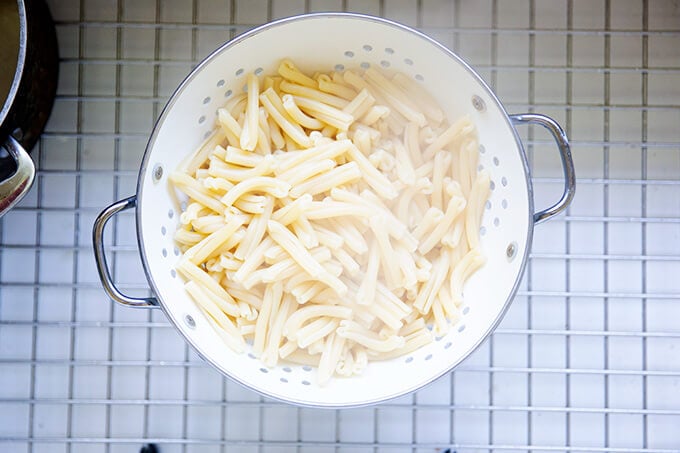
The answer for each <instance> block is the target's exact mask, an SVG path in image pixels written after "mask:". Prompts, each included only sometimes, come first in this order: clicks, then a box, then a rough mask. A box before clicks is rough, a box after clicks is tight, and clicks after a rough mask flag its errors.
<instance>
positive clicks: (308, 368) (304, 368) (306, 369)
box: [302, 365, 312, 371]
mask: <svg viewBox="0 0 680 453" xmlns="http://www.w3.org/2000/svg"><path fill="white" fill-rule="evenodd" d="M302 369H303V370H305V371H312V367H311V366H308V365H305V366H303V367H302Z"/></svg>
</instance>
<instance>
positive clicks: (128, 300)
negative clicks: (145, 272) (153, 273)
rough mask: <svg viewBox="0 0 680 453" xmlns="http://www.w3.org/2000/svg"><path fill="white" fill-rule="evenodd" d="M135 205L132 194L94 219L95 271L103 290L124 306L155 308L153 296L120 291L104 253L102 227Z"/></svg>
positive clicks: (155, 303)
mask: <svg viewBox="0 0 680 453" xmlns="http://www.w3.org/2000/svg"><path fill="white" fill-rule="evenodd" d="M136 206H137V197H136V196H132V197H129V198H125V199H123V200H120V201H116V202H115V203H113V204H112V205H111V206H109V207H107V208H106V209H104V210H103V211H102V212H101V213H100V214H99V215H98V216H97V219H96V220H95V221H94V227H93V228H92V243H93V245H94V258H95V261H96V263H97V272H99V280H101V282H102V285H103V286H104V291H106V294H108V295H109V297H110V298H111V299H113V300H115V301H116V302H118V303H119V304H122V305H125V306H126V307H135V308H157V307H158V301H157V300H156V298H155V297H130V296H126V295H125V294H123V293H121V292H120V290H119V289H118V288H116V285H115V284H114V283H113V279H112V278H111V272H109V267H108V265H107V263H106V254H105V253H104V227H105V226H106V223H107V222H108V221H109V220H110V219H111V217H113V216H114V215H116V214H118V213H119V212H121V211H125V210H126V209H131V208H134V207H136Z"/></svg>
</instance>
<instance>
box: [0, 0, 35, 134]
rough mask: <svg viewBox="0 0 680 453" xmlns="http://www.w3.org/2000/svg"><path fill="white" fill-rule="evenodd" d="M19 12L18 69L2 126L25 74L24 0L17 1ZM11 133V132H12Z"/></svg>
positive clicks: (0, 119) (0, 113) (3, 111)
mask: <svg viewBox="0 0 680 453" xmlns="http://www.w3.org/2000/svg"><path fill="white" fill-rule="evenodd" d="M17 11H18V15H19V54H18V57H17V62H16V68H15V69H14V79H13V80H12V85H11V86H10V89H9V92H8V93H7V98H6V99H5V103H4V104H3V106H2V109H1V110H0V124H2V123H4V122H5V120H6V119H7V116H8V115H9V111H10V109H11V108H12V105H14V100H15V98H16V95H17V92H18V91H19V85H21V79H22V77H23V74H24V63H25V62H26V47H27V46H26V40H27V28H28V27H27V26H26V25H27V24H26V5H25V4H24V2H23V1H22V0H17ZM10 133H11V132H10Z"/></svg>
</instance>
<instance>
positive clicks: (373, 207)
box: [169, 59, 491, 385]
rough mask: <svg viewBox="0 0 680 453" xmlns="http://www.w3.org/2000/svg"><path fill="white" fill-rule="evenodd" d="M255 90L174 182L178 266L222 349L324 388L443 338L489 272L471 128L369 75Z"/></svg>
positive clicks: (282, 70) (425, 95)
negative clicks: (292, 367) (179, 204)
mask: <svg viewBox="0 0 680 453" xmlns="http://www.w3.org/2000/svg"><path fill="white" fill-rule="evenodd" d="M245 91H246V92H245V93H243V94H239V95H238V96H234V97H232V98H231V99H229V100H228V101H227V102H226V103H225V105H224V106H223V107H222V108H220V109H218V110H217V113H216V118H215V130H214V132H213V133H212V135H211V136H210V137H208V138H207V139H206V140H205V142H204V143H203V144H202V145H201V146H200V147H199V148H198V149H197V150H196V151H195V152H194V153H193V154H191V155H189V156H187V158H186V159H185V160H184V161H183V162H182V163H181V164H180V166H179V167H178V168H177V169H176V171H174V172H173V173H172V174H171V175H170V177H169V181H170V184H171V185H172V186H173V188H174V189H175V190H177V191H178V192H180V193H181V194H183V196H184V197H185V199H186V203H185V204H184V209H183V210H182V213H181V215H180V216H179V218H178V220H179V221H178V228H177V231H176V232H175V241H176V244H177V247H178V248H179V249H180V250H181V252H182V255H181V257H180V258H179V261H178V263H177V265H176V269H177V271H178V272H179V274H180V275H181V276H182V277H183V278H184V279H185V289H186V293H187V294H188V295H189V296H190V297H191V298H192V299H193V300H194V302H195V304H196V307H197V308H198V309H199V310H200V311H201V312H202V313H203V314H204V315H205V319H206V323H207V324H209V325H210V326H211V328H213V329H214V330H215V331H216V333H217V337H218V338H220V339H221V341H223V342H224V343H225V345H226V346H228V347H230V348H232V349H233V350H234V351H236V352H243V351H245V350H246V349H248V348H252V353H253V354H255V355H256V356H257V357H259V358H260V359H261V360H262V362H263V363H264V364H265V366H269V367H272V366H276V365H277V364H278V363H280V362H289V363H295V364H304V365H311V366H316V367H318V373H317V382H318V384H319V385H325V384H327V383H328V381H329V380H331V379H332V378H333V376H336V377H350V376H355V375H360V374H361V373H363V372H364V370H365V369H366V367H370V366H371V365H370V363H371V362H372V361H379V360H389V359H393V358H395V357H399V356H400V355H404V354H408V353H411V352H413V351H415V350H416V349H418V348H421V347H423V346H425V345H427V344H428V343H430V342H431V341H433V339H434V337H435V336H441V335H445V334H446V333H447V332H448V331H449V329H450V328H451V326H452V325H453V324H455V322H457V320H458V319H459V318H460V313H459V310H460V309H461V306H462V304H463V298H464V296H463V286H464V285H465V282H466V281H467V279H468V278H470V276H472V275H473V274H474V273H475V272H476V271H477V270H478V269H479V268H480V267H481V266H483V265H484V263H485V257H484V252H483V249H482V244H481V242H480V237H479V234H480V233H479V231H480V227H481V222H482V216H483V213H484V204H485V203H486V200H487V199H488V197H489V193H490V184H491V178H490V175H489V174H488V173H487V172H486V171H484V170H481V171H480V170H479V169H478V159H479V141H478V139H477V132H476V128H475V125H474V124H473V122H472V121H471V119H470V118H469V117H467V116H464V117H461V118H452V119H449V120H452V121H453V122H449V121H447V118H446V117H445V115H444V113H443V110H442V109H441V107H440V106H439V105H437V102H436V100H435V96H433V95H432V94H431V93H429V92H428V90H427V86H426V84H424V83H420V82H417V81H415V80H413V79H411V78H410V77H408V76H407V75H405V74H401V73H392V74H390V73H387V72H382V71H379V70H377V69H374V68H369V69H367V70H365V71H364V70H345V71H341V72H337V71H336V72H327V73H315V74H309V73H305V72H304V71H302V70H300V69H299V68H298V67H297V66H296V65H295V63H294V62H293V61H291V60H288V59H286V60H283V61H282V62H281V63H280V65H279V67H278V70H277V73H276V74H271V75H268V76H263V75H259V74H255V73H251V74H248V75H247V77H246V84H245ZM248 345H251V346H248Z"/></svg>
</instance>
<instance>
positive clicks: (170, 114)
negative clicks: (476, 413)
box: [93, 13, 574, 407]
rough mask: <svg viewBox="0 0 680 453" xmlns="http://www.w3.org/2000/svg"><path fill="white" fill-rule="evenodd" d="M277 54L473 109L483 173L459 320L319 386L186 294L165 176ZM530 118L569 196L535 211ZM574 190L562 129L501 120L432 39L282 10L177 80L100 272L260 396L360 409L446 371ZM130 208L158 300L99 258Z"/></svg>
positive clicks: (487, 320)
mask: <svg viewBox="0 0 680 453" xmlns="http://www.w3.org/2000/svg"><path fill="white" fill-rule="evenodd" d="M282 58H290V59H291V60H293V61H294V62H295V64H296V65H297V66H299V67H300V69H302V70H303V71H305V72H307V73H311V72H314V71H317V70H318V71H325V72H327V71H329V70H332V69H334V68H335V69H337V70H341V69H342V68H367V67H369V66H375V67H379V68H382V69H384V70H386V71H400V72H402V73H405V74H407V75H409V76H411V77H412V78H414V79H415V80H417V81H418V82H419V83H421V84H422V85H423V86H424V87H426V88H427V90H429V91H430V92H431V93H432V94H434V95H435V97H436V98H437V99H438V100H439V103H440V105H441V106H442V107H443V109H444V111H445V112H446V114H447V116H448V118H449V120H450V121H454V120H455V119H456V118H459V117H460V116H462V115H465V114H467V115H470V117H471V119H472V121H473V122H474V123H475V124H476V126H477V130H478V134H479V141H480V144H481V147H480V151H481V155H480V165H481V166H483V167H484V168H487V169H488V170H489V171H490V173H491V175H492V181H493V182H492V192H491V197H490V199H489V202H488V203H487V205H486V209H485V211H484V217H483V222H482V227H481V230H480V233H481V245H482V247H483V249H484V253H485V254H486V256H487V259H488V261H487V263H486V265H485V266H484V267H483V268H481V269H480V270H479V271H478V272H477V273H476V274H474V276H472V277H471V278H470V279H469V280H468V282H467V283H466V285H465V288H464V290H465V297H464V299H465V307H464V309H463V311H462V317H461V319H460V320H459V321H458V323H457V324H456V325H455V326H454V328H453V329H451V331H450V333H449V334H448V335H446V336H444V337H442V338H439V339H437V340H436V341H434V342H433V343H431V344H430V345H428V346H425V347H423V348H422V349H419V350H417V351H415V352H414V353H412V354H408V355H407V356H404V357H400V358H396V359H393V360H390V361H385V362H370V363H369V366H368V367H367V369H366V370H365V372H364V373H363V374H362V375H361V376H355V377H351V378H334V379H332V380H331V382H330V383H328V384H327V385H326V386H323V387H321V386H319V385H317V384H316V378H315V373H316V370H315V369H312V368H309V367H303V366H295V365H286V364H281V365H279V366H277V367H274V368H266V367H265V366H264V365H263V364H262V363H261V362H260V361H259V360H258V359H257V358H255V357H254V355H252V354H251V353H248V352H246V353H242V354H237V353H234V352H233V351H231V350H230V349H229V348H228V347H226V346H225V345H224V343H223V341H222V340H221V339H220V338H219V337H218V336H217V334H216V333H215V332H214V331H213V329H212V327H211V326H210V324H208V322H207V320H206V319H205V318H204V316H203V314H202V313H201V312H200V311H199V309H198V308H197V307H196V306H195V305H194V302H193V301H192V300H191V299H190V297H189V296H188V295H187V294H186V293H185V291H184V288H183V280H182V278H180V276H179V275H177V273H176V272H175V270H174V267H175V265H176V263H177V262H178V260H179V259H180V257H179V251H178V249H177V247H176V246H175V244H174V242H173V232H174V231H175V229H176V227H177V225H178V222H179V214H180V212H181V211H180V206H179V201H178V200H177V198H176V197H175V196H174V195H173V191H172V190H171V188H170V187H169V184H168V181H167V176H168V175H169V174H170V173H171V172H172V171H173V170H174V169H175V168H176V167H177V166H178V165H179V163H180V161H181V160H182V159H184V158H185V156H186V155H187V154H189V153H191V152H192V151H193V150H194V149H196V147H197V146H198V145H199V144H200V143H201V142H202V141H203V140H204V139H205V138H206V137H207V136H208V135H209V134H210V132H211V130H212V128H213V125H214V120H215V117H216V111H217V109H218V108H219V107H221V106H222V105H223V103H224V102H225V101H226V100H227V99H228V98H229V97H230V96H233V95H234V93H238V92H240V91H241V90H243V89H244V85H245V83H246V81H245V78H246V75H247V74H248V73H250V72H256V73H258V74H259V73H264V74H267V73H275V72H276V68H277V66H278V64H279V62H280V60H281V59H282ZM526 123H535V124H539V125H541V126H544V127H546V128H547V129H548V130H549V131H550V132H551V133H552V135H553V136H554V138H555V141H556V144H557V148H558V150H559V153H560V157H561V160H562V164H563V168H564V178H565V182H564V193H563V195H562V198H561V199H560V200H559V201H558V202H557V203H556V204H555V205H554V206H552V207H551V208H549V209H547V210H544V211H541V212H538V213H535V212H534V206H533V194H532V188H531V180H530V174H529V169H528V166H527V159H526V156H525V153H524V149H523V147H522V143H521V141H520V139H519V137H518V135H517V132H516V130H515V125H519V124H526ZM573 194H574V169H573V163H572V160H571V154H570V151H569V145H568V142H567V140H566V137H565V135H564V132H563V131H562V129H561V128H560V127H559V125H557V124H556V123H555V122H554V121H553V120H551V119H550V118H548V117H545V116H543V115H536V114H525V115H512V116H510V115H508V114H507V113H506V111H505V109H504V108H503V106H502V105H501V103H500V102H499V101H498V99H496V97H495V96H494V94H493V93H492V92H491V90H490V89H489V87H488V86H487V85H486V84H485V83H484V82H483V81H482V79H481V78H480V77H479V76H478V75H477V74H476V73H475V71H473V70H472V69H471V68H470V67H469V66H468V65H467V64H466V63H465V62H463V61H462V60H461V59H460V58H459V57H457V56H456V55H455V54H453V53H452V52H451V51H449V50H448V49H446V48H445V47H443V46H442V45H440V44H438V43H437V42H435V41H433V40H432V39H431V38H428V37H427V36H425V35H423V34H421V33H419V32H417V31H415V30H413V29H411V28H408V27H405V26H403V25H400V24H397V23H394V22H390V21H386V20H383V19H379V18H375V17H369V16H363V15H356V14H343V13H322V14H309V15H304V16H297V17H291V18H287V19H283V20H279V21H276V22H272V23H270V24H267V25H264V26H261V27H259V28H256V29H254V30H252V31H250V32H248V33H245V34H243V35H241V36H239V37H237V38H236V39H234V40H232V41H230V42H228V43H225V44H224V45H223V46H221V47H220V48H219V49H217V50H216V51H215V52H213V53H212V54H211V55H209V56H208V57H207V58H206V59H205V60H203V61H202V62H201V63H200V64H199V65H198V66H197V67H196V68H195V69H194V70H193V71H192V72H191V73H190V74H189V76H188V77H187V78H186V79H185V80H184V81H183V82H182V84H181V85H180V86H179V87H178V88H177V90H176V91H175V93H174V94H173V95H172V97H171V98H170V100H169V101H168V103H167V105H166V106H165V109H164V110H163V113H162V114H161V116H160V118H159V119H158V122H157V123H156V125H155V127H154V130H153V133H152V135H151V138H150V139H149V143H148V145H147V148H146V152H145V154H144V158H143V161H142V165H141V168H140V171H139V178H138V184H137V194H136V195H134V196H132V197H130V198H127V199H124V200H121V201H118V202H116V203H114V204H112V205H111V206H109V207H108V208H106V209H105V210H104V211H102V213H101V214H100V215H99V217H98V218H97V220H96V221H95V225H94V232H93V239H94V246H95V256H96V260H97V266H98V270H99V274H100V277H101V280H102V283H103V286H104V289H105V290H106V291H107V293H108V294H109V296H110V297H111V298H112V299H113V300H115V301H116V302H119V303H121V304H124V305H128V306H132V307H160V308H162V309H163V311H164V312H165V314H166V315H167V317H168V318H169V319H170V320H171V321H172V323H173V324H174V325H175V327H176V328H177V330H178V331H179V332H180V333H181V334H182V335H183V336H184V338H185V339H186V341H187V342H189V344H191V346H192V347H193V348H194V349H195V350H196V351H197V352H198V353H199V354H200V355H201V356H202V357H203V358H204V359H205V360H206V361H207V362H209V363H210V364H211V365H212V366H214V367H215V368H217V369H218V370H219V371H221V372H222V373H223V374H224V375H226V376H228V377H229V378H231V379H233V380H235V381H238V382H240V383H241V384H243V385H245V386H247V387H249V388H251V389H253V390H255V391H257V392H260V393H261V394H263V395H266V396H268V397H272V398H276V399H279V400H283V401H286V402H290V403H295V404H300V405H307V406H318V407H347V406H361V405H367V404H372V403H377V402H381V401H385V400H387V399H390V398H394V397H397V396H400V395H403V394H406V393H408V392H412V391H414V390H416V389H418V388H420V387H422V386H424V385H425V384H427V383H429V382H431V381H433V380H435V379H437V378H438V377H440V376H442V375H444V374H446V373H448V372H450V371H451V370H452V369H453V368H454V367H455V366H456V365H458V364H459V363H460V362H461V361H462V360H463V359H465V358H466V357H467V356H468V355H470V353H471V352H472V351H473V350H474V349H475V348H476V347H477V346H479V345H480V343H482V341H484V339H485V338H486V337H487V336H488V335H489V334H490V333H491V332H492V330H493V329H494V328H495V326H496V325H497V324H498V323H499V321H500V319H501V318H502V316H503V314H504V312H505V310H506V309H507V307H508V305H509V303H510V301H511V300H512V298H513V296H514V295H515V292H516V290H517V287H518V285H519V282H520V279H521V276H522V272H523V270H524V267H525V265H526V261H527V257H528V254H529V249H530V246H531V240H532V234H533V229H534V225H535V224H536V223H538V222H541V221H543V220H547V219H549V218H550V217H552V216H554V215H556V214H558V213H559V212H561V211H562V210H563V209H565V208H566V206H567V205H568V204H569V203H570V202H571V199H572V197H573ZM131 208H134V209H136V220H137V240H138V244H139V250H140V253H141V259H142V262H143V265H144V269H145V271H146V275H147V278H148V281H149V284H150V285H151V289H152V291H153V293H154V294H155V297H151V298H145V299H140V298H133V297H128V296H126V295H124V294H122V293H121V292H120V291H119V290H118V289H117V288H116V287H115V285H114V283H113V281H112V279H111V276H110V273H109V270H108V268H107V264H106V258H105V255H104V244H103V231H104V226H105V224H106V223H107V221H108V220H109V219H110V218H111V217H112V216H113V215H114V214H116V213H117V212H120V211H122V210H125V209H131Z"/></svg>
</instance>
